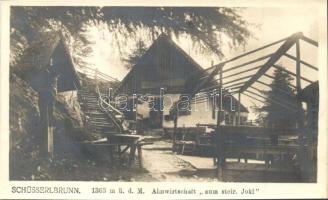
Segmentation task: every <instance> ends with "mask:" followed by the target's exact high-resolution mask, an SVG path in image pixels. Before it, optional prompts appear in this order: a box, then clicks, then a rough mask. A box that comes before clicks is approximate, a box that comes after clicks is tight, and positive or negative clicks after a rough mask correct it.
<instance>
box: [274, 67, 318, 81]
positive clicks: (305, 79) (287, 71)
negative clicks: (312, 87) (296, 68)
mask: <svg viewBox="0 0 328 200" xmlns="http://www.w3.org/2000/svg"><path fill="white" fill-rule="evenodd" d="M273 67H274V68H276V69H279V70H281V71H284V72H286V73H287V74H290V75H293V76H295V77H297V74H295V73H293V72H291V71H289V70H287V69H285V68H283V67H280V66H278V65H273ZM300 77H301V79H302V80H304V81H306V82H308V83H313V81H311V80H309V79H307V78H305V77H303V76H300Z"/></svg>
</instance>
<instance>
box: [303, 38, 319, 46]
mask: <svg viewBox="0 0 328 200" xmlns="http://www.w3.org/2000/svg"><path fill="white" fill-rule="evenodd" d="M301 39H302V40H303V41H305V42H307V43H309V44H312V45H313V46H316V47H318V46H319V44H318V42H317V41H314V40H312V39H311V38H308V37H306V36H305V35H302V37H301Z"/></svg>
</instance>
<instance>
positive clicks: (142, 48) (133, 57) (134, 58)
mask: <svg viewBox="0 0 328 200" xmlns="http://www.w3.org/2000/svg"><path fill="white" fill-rule="evenodd" d="M137 44H138V45H137V47H136V48H135V49H134V51H133V52H132V54H130V55H129V56H128V57H127V58H124V59H123V61H124V62H125V63H126V68H128V69H130V68H132V67H133V66H134V65H136V64H137V63H138V62H139V59H140V58H141V57H142V56H143V55H144V54H145V53H146V51H147V46H146V44H145V43H144V42H143V41H142V40H139V41H138V43H137Z"/></svg>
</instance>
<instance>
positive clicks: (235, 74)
mask: <svg viewBox="0 0 328 200" xmlns="http://www.w3.org/2000/svg"><path fill="white" fill-rule="evenodd" d="M260 67H262V65H260V66H256V67H252V68H250V69H246V70H244V71H241V72H237V73H234V74H231V75H229V76H225V77H223V79H225V78H230V77H233V76H237V75H240V74H243V73H246V72H249V71H252V70H254V69H258V68H260Z"/></svg>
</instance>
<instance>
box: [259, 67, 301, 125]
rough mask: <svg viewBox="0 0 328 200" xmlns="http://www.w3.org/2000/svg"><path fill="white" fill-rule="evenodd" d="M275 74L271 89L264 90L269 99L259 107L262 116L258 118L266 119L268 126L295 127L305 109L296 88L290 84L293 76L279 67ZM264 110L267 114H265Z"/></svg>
mask: <svg viewBox="0 0 328 200" xmlns="http://www.w3.org/2000/svg"><path fill="white" fill-rule="evenodd" d="M281 68H282V67H281ZM273 76H274V80H273V82H272V83H271V89H270V90H269V91H263V94H264V95H265V96H266V97H267V100H266V102H265V105H264V106H262V107H261V108H259V109H258V111H259V115H258V116H259V117H261V119H258V120H260V121H262V120H264V121H265V122H266V123H267V124H268V126H270V127H274V128H281V129H286V128H287V129H288V128H291V127H295V126H296V124H297V123H298V122H299V120H300V119H301V117H302V113H303V109H302V106H301V104H300V103H299V102H298V100H297V97H296V94H295V91H294V89H293V88H292V87H291V86H290V85H291V82H292V80H293V77H291V76H290V75H289V74H288V73H286V72H285V71H283V70H282V69H279V68H278V69H276V70H275V71H274V75H273ZM262 112H265V113H266V114H265V115H264V116H263V113H262Z"/></svg>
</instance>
